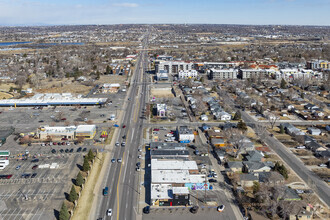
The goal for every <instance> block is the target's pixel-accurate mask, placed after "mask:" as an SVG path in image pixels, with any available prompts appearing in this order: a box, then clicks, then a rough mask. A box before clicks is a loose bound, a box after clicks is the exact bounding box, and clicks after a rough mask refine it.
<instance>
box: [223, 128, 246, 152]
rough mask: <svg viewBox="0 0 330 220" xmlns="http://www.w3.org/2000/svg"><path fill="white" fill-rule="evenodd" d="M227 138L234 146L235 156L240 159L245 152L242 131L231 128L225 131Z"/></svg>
mask: <svg viewBox="0 0 330 220" xmlns="http://www.w3.org/2000/svg"><path fill="white" fill-rule="evenodd" d="M224 133H225V136H226V137H227V138H228V141H229V142H230V143H231V145H232V150H233V156H234V157H235V158H238V156H239V155H240V154H241V152H242V151H243V150H244V146H245V145H244V141H243V140H244V138H245V136H244V135H243V134H242V131H240V130H239V129H235V128H231V129H227V130H226V131H224Z"/></svg>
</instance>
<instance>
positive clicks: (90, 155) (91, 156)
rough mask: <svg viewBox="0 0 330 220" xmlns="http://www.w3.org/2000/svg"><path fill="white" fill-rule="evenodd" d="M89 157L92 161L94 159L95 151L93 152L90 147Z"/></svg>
mask: <svg viewBox="0 0 330 220" xmlns="http://www.w3.org/2000/svg"><path fill="white" fill-rule="evenodd" d="M87 159H88V160H89V161H92V160H93V159H94V153H93V151H92V149H89V151H88V154H87Z"/></svg>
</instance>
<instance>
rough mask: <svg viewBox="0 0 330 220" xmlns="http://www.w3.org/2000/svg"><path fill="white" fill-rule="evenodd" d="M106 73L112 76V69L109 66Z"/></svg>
mask: <svg viewBox="0 0 330 220" xmlns="http://www.w3.org/2000/svg"><path fill="white" fill-rule="evenodd" d="M105 73H106V74H111V68H110V66H109V65H107V67H106V70H105Z"/></svg>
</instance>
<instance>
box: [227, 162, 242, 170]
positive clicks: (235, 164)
mask: <svg viewBox="0 0 330 220" xmlns="http://www.w3.org/2000/svg"><path fill="white" fill-rule="evenodd" d="M227 166H228V169H229V170H230V171H231V172H234V173H236V172H242V171H243V163H242V162H241V161H233V162H227Z"/></svg>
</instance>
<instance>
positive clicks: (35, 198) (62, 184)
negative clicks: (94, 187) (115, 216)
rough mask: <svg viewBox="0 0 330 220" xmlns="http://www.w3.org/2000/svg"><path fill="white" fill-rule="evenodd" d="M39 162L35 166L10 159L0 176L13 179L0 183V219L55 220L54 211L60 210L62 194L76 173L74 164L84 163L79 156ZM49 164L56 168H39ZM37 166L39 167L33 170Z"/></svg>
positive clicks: (28, 160) (43, 158)
mask: <svg viewBox="0 0 330 220" xmlns="http://www.w3.org/2000/svg"><path fill="white" fill-rule="evenodd" d="M38 159H39V161H38V162H35V163H33V162H31V161H32V160H33V158H28V159H27V160H17V159H10V161H9V166H7V167H6V168H5V170H2V171H1V172H0V173H1V174H11V175H13V176H12V177H11V178H10V179H1V180H0V185H1V187H0V203H1V204H2V205H3V206H1V207H2V208H1V209H0V217H1V218H2V219H47V218H54V209H55V208H57V207H60V205H61V203H62V202H63V200H64V198H65V192H68V190H69V188H70V186H71V183H72V179H73V178H75V177H76V175H77V173H78V170H79V168H78V166H77V164H82V161H83V157H82V155H81V154H65V155H61V154H59V155H52V156H48V157H39V158H38ZM52 163H57V165H58V168H55V169H50V168H44V169H42V168H40V166H41V165H45V164H52ZM36 164H38V165H39V167H38V168H36V169H32V167H33V166H34V165H36ZM18 167H19V169H18ZM33 174H35V175H33ZM32 175H33V176H32Z"/></svg>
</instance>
